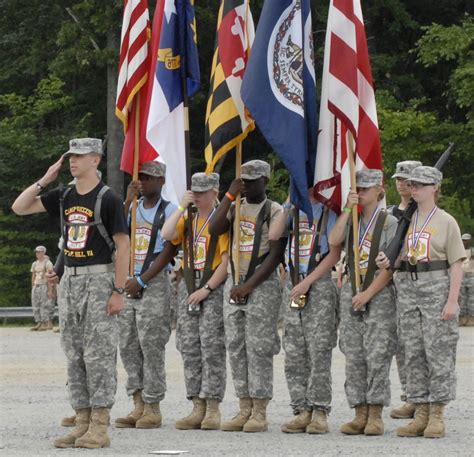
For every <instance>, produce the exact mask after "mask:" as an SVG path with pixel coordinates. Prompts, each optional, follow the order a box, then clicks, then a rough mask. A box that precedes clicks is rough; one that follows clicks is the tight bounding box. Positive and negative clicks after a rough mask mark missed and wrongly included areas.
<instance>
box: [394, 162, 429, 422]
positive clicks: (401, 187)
mask: <svg viewBox="0 0 474 457" xmlns="http://www.w3.org/2000/svg"><path fill="white" fill-rule="evenodd" d="M421 165H422V163H421V162H419V161H418V160H405V161H403V162H398V163H397V165H396V169H395V173H394V175H393V176H392V178H394V179H395V185H396V188H397V192H398V195H400V203H399V204H398V205H392V206H389V207H388V208H387V212H388V213H389V214H392V216H395V217H396V218H397V219H398V220H400V218H401V217H402V215H403V211H405V209H406V208H407V206H408V204H409V202H410V200H411V188H410V186H409V185H408V183H409V181H408V178H409V177H410V173H411V171H412V170H413V169H415V168H416V167H420V166H421ZM397 336H398V346H397V353H396V354H395V357H396V360H397V370H398V377H399V379H400V385H401V388H402V395H401V397H400V398H401V400H402V401H403V402H405V403H404V404H403V405H402V406H399V407H398V408H394V409H392V411H390V417H393V418H394V419H410V418H412V417H413V415H414V414H415V405H412V404H411V403H406V401H407V394H406V384H407V375H406V370H405V349H404V347H403V345H402V343H401V339H400V337H399V335H397Z"/></svg>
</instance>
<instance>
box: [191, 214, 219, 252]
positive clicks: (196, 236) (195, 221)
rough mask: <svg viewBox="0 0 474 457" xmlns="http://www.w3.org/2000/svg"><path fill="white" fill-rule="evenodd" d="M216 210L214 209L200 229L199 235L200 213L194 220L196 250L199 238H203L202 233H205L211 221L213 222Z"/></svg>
mask: <svg viewBox="0 0 474 457" xmlns="http://www.w3.org/2000/svg"><path fill="white" fill-rule="evenodd" d="M215 210H216V208H213V209H212V211H211V213H210V214H209V216H207V219H206V220H205V221H204V224H202V226H201V228H200V229H199V233H198V231H197V225H198V219H199V213H198V214H197V215H196V218H195V219H194V233H195V235H194V243H193V245H194V248H196V245H197V242H198V240H199V237H200V236H201V234H202V232H204V229H205V228H206V227H207V225H208V224H209V221H210V220H211V217H212V215H213V214H214V212H215Z"/></svg>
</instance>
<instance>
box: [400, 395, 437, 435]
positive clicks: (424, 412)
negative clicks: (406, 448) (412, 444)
mask: <svg viewBox="0 0 474 457" xmlns="http://www.w3.org/2000/svg"><path fill="white" fill-rule="evenodd" d="M429 410H430V405H429V403H418V404H417V405H416V409H415V418H414V419H413V420H412V421H411V422H410V423H409V424H408V425H405V426H404V427H399V428H397V435H398V436H402V437H410V438H413V437H415V436H423V432H424V431H425V428H426V426H427V425H428V416H429Z"/></svg>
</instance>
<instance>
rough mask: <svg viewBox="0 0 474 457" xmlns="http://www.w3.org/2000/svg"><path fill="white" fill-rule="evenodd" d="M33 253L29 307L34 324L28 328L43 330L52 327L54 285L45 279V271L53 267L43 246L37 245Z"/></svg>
mask: <svg viewBox="0 0 474 457" xmlns="http://www.w3.org/2000/svg"><path fill="white" fill-rule="evenodd" d="M35 254H36V260H35V261H34V262H33V263H32V264H31V307H32V308H33V318H34V320H35V322H36V325H35V326H34V327H32V328H31V329H30V330H31V331H32V332H36V331H37V332H43V331H45V330H52V329H53V317H54V299H53V298H51V296H52V294H53V292H52V289H53V288H54V286H53V285H52V284H49V283H48V282H47V280H46V273H47V272H48V271H49V270H52V269H53V264H52V263H51V261H50V260H49V257H48V256H47V255H46V248H45V247H44V246H37V247H36V249H35Z"/></svg>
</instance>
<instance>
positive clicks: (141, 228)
mask: <svg viewBox="0 0 474 457" xmlns="http://www.w3.org/2000/svg"><path fill="white" fill-rule="evenodd" d="M160 204H161V198H160V199H159V200H158V202H157V203H156V205H155V206H153V208H145V207H144V206H143V199H140V200H139V201H138V205H137V225H136V228H135V266H134V274H135V275H139V274H140V272H141V270H142V267H143V264H144V262H145V259H146V255H147V252H148V246H149V245H150V238H151V229H152V227H153V221H154V220H155V214H156V212H157V211H158V207H159V206H160ZM175 210H176V205H175V204H173V203H169V204H168V206H167V207H166V208H165V220H166V219H168V217H170V215H171V214H173V213H174V211H175ZM128 220H129V223H130V216H129V218H128ZM164 244H165V242H164V240H163V238H162V237H161V230H159V231H158V233H157V236H156V243H155V248H154V249H153V252H154V253H155V254H156V253H159V252H161V251H162V250H163V246H164Z"/></svg>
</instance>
